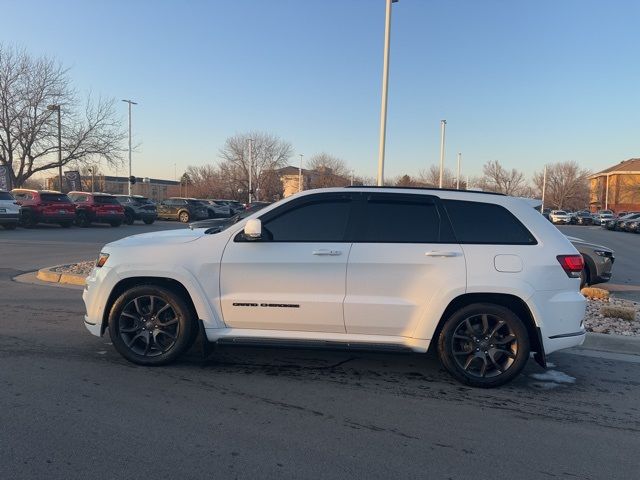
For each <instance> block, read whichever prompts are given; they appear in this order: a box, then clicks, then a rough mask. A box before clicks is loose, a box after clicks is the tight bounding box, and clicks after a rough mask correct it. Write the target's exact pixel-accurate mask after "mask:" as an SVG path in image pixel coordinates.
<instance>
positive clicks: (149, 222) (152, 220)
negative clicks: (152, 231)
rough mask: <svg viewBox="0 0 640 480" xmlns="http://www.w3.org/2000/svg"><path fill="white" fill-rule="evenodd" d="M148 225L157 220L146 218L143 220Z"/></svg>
mask: <svg viewBox="0 0 640 480" xmlns="http://www.w3.org/2000/svg"><path fill="white" fill-rule="evenodd" d="M142 221H143V222H144V223H145V224H146V225H151V224H152V223H153V222H155V220H154V219H153V218H145V219H144V220H142Z"/></svg>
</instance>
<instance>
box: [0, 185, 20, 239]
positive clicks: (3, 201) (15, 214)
mask: <svg viewBox="0 0 640 480" xmlns="http://www.w3.org/2000/svg"><path fill="white" fill-rule="evenodd" d="M19 221H20V205H18V202H16V199H15V198H13V195H11V194H10V193H9V192H7V191H5V190H0V225H2V227H3V228H5V229H6V230H13V229H14V228H16V226H17V225H18V222H19Z"/></svg>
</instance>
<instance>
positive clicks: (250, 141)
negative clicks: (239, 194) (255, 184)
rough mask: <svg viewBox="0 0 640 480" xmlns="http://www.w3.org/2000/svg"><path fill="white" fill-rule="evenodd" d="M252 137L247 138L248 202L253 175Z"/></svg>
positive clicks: (251, 191) (251, 192)
mask: <svg viewBox="0 0 640 480" xmlns="http://www.w3.org/2000/svg"><path fill="white" fill-rule="evenodd" d="M253 140H254V139H253V138H249V139H247V141H248V142H249V203H251V195H252V194H253V190H252V188H251V177H252V176H253Z"/></svg>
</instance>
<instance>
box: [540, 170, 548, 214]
mask: <svg viewBox="0 0 640 480" xmlns="http://www.w3.org/2000/svg"><path fill="white" fill-rule="evenodd" d="M546 191H547V166H546V165H545V166H544V173H543V174H542V206H541V207H540V213H544V195H545V193H546Z"/></svg>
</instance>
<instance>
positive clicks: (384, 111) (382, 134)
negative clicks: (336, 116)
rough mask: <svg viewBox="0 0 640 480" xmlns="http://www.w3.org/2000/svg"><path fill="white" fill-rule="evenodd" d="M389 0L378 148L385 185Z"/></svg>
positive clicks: (380, 175)
mask: <svg viewBox="0 0 640 480" xmlns="http://www.w3.org/2000/svg"><path fill="white" fill-rule="evenodd" d="M392 3H393V0H387V6H386V19H385V27H384V57H383V62H382V105H381V107H380V142H379V148H378V186H379V187H381V186H382V185H384V149H385V142H386V137H387V94H388V91H389V46H390V42H391V4H392Z"/></svg>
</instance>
